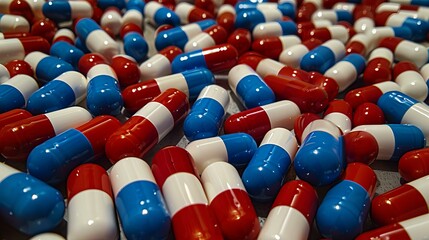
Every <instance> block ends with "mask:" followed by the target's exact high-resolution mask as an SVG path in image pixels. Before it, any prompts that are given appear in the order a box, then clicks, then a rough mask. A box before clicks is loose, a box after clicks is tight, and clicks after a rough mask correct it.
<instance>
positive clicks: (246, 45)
mask: <svg viewBox="0 0 429 240" xmlns="http://www.w3.org/2000/svg"><path fill="white" fill-rule="evenodd" d="M227 43H229V44H231V45H232V46H234V47H235V48H236V49H237V52H238V55H239V56H241V55H243V54H244V53H246V52H247V51H248V50H249V49H250V47H251V44H252V36H251V35H250V31H249V30H247V29H244V28H237V29H236V30H234V32H232V33H231V34H230V35H229V37H228V40H227Z"/></svg>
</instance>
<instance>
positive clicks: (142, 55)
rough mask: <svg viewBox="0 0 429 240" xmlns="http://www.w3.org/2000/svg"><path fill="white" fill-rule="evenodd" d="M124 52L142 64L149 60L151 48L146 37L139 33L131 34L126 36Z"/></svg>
mask: <svg viewBox="0 0 429 240" xmlns="http://www.w3.org/2000/svg"><path fill="white" fill-rule="evenodd" d="M123 40H124V52H125V54H127V55H129V56H131V57H133V58H134V59H135V60H136V61H137V62H139V63H141V62H143V61H144V60H146V59H147V53H148V52H149V46H148V44H147V42H146V40H145V39H144V37H143V36H142V35H141V34H140V33H138V32H130V33H127V34H125V36H124V39H123Z"/></svg>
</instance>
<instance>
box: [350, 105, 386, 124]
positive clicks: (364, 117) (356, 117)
mask: <svg viewBox="0 0 429 240" xmlns="http://www.w3.org/2000/svg"><path fill="white" fill-rule="evenodd" d="M384 123H386V120H385V119H384V113H383V111H382V110H381V108H380V107H379V106H377V104H374V103H369V102H367V103H362V104H361V105H359V106H357V107H356V109H355V111H354V113H353V126H354V127H357V126H360V125H372V124H384Z"/></svg>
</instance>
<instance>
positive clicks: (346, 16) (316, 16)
mask: <svg viewBox="0 0 429 240" xmlns="http://www.w3.org/2000/svg"><path fill="white" fill-rule="evenodd" d="M311 20H312V21H314V22H317V21H320V20H328V21H330V22H331V23H332V24H336V23H338V22H340V21H345V22H349V23H353V15H352V13H351V12H349V11H346V10H339V9H320V10H317V11H315V12H314V13H313V15H311Z"/></svg>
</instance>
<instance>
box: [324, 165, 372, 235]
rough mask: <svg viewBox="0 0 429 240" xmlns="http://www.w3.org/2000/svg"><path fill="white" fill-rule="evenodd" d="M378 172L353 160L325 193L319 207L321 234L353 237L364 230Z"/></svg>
mask: <svg viewBox="0 0 429 240" xmlns="http://www.w3.org/2000/svg"><path fill="white" fill-rule="evenodd" d="M376 183H377V176H376V175H375V172H374V171H373V170H372V169H371V168H370V167H369V166H367V165H365V164H362V163H350V164H349V165H347V168H346V169H345V173H344V176H343V177H342V180H341V181H340V182H339V183H337V184H336V185H335V186H334V187H332V188H331V189H330V190H329V191H328V192H327V193H326V195H325V197H324V198H323V200H322V203H321V204H320V206H319V208H318V209H317V214H316V223H317V228H318V229H319V232H320V234H321V235H322V236H324V237H326V238H331V239H354V238H355V237H356V236H357V235H359V234H360V233H362V231H363V230H364V224H365V220H366V217H367V216H368V212H369V208H370V203H371V199H372V197H373V196H374V194H375V188H376Z"/></svg>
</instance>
